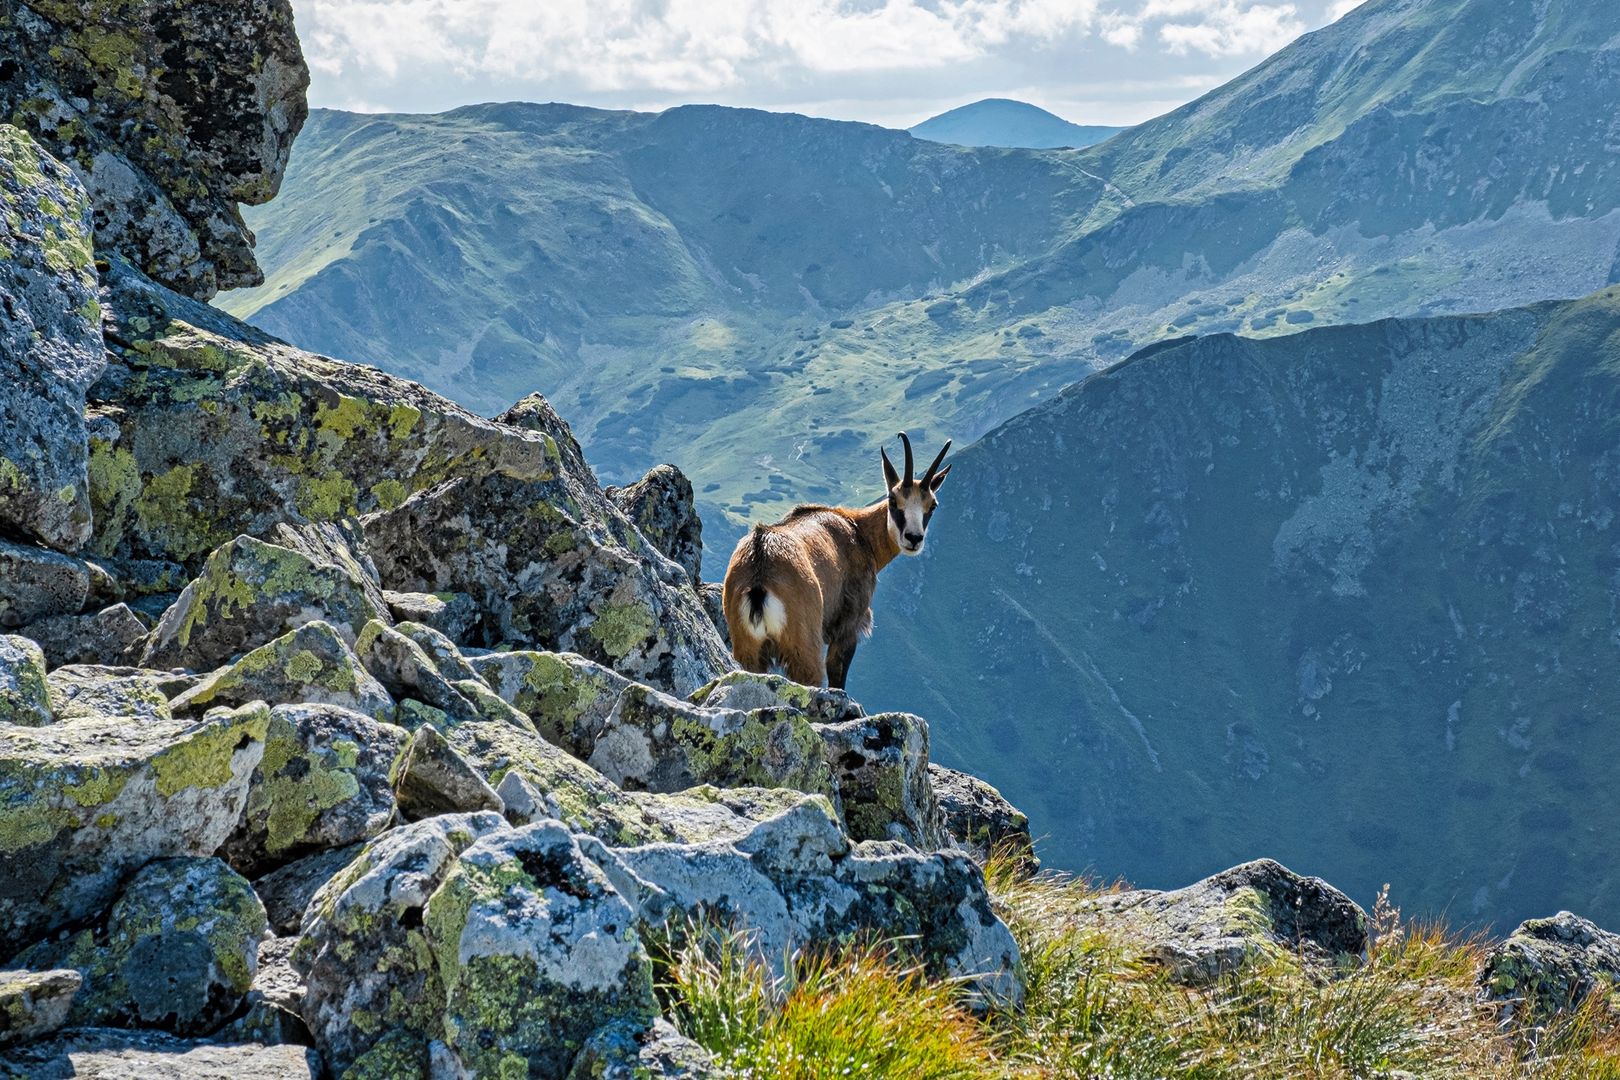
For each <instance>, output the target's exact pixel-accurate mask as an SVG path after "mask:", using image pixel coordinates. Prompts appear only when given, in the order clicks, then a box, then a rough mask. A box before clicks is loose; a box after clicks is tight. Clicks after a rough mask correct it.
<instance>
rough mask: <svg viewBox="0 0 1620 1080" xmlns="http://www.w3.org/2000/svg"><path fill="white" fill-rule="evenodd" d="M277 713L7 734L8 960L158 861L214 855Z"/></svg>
mask: <svg viewBox="0 0 1620 1080" xmlns="http://www.w3.org/2000/svg"><path fill="white" fill-rule="evenodd" d="M269 724H270V710H269V709H268V708H266V707H265V706H263V705H250V706H247V707H244V708H241V709H236V710H226V709H216V710H214V711H212V712H210V713H208V714H207V715H206V716H204V717H203V718H202V719H201V720H197V721H189V720H168V721H164V720H151V721H147V722H145V723H140V724H131V723H129V722H128V721H126V720H121V719H104V718H95V717H92V718H86V719H82V720H74V721H70V722H64V723H57V724H51V725H48V726H46V727H39V728H28V727H0V881H4V882H5V883H6V887H5V888H4V889H0V955H9V954H10V953H11V952H13V951H15V950H16V949H19V948H21V947H22V946H24V945H27V944H29V943H30V942H33V941H35V940H37V939H38V938H40V937H42V936H43V935H45V934H47V933H49V932H50V931H52V930H55V929H56V928H58V927H61V926H65V925H68V924H70V923H73V922H77V921H79V920H82V919H85V918H88V917H89V916H91V915H93V914H95V913H96V912H98V911H100V910H102V909H103V908H104V907H106V906H107V904H108V903H109V902H111V901H112V899H113V898H114V897H115V896H116V895H117V893H118V888H119V886H120V884H121V883H122V882H123V880H124V879H125V878H126V877H127V876H128V875H129V873H130V872H131V871H133V870H135V869H137V868H139V867H141V866H144V865H145V864H146V863H148V862H150V861H152V860H153V859H159V858H166V857H171V856H183V855H211V854H213V852H214V851H215V850H216V849H217V848H218V847H219V845H220V844H221V843H223V842H224V840H225V838H226V837H227V836H229V835H230V833H231V830H232V829H233V828H234V827H235V825H236V821H237V818H238V817H240V816H241V813H242V807H243V805H244V803H245V802H246V800H247V791H248V781H249V778H250V777H251V775H252V773H253V770H254V768H255V767H256V766H257V765H258V764H259V759H260V757H261V756H262V755H263V753H264V737H265V732H266V729H267V728H268V727H269Z"/></svg>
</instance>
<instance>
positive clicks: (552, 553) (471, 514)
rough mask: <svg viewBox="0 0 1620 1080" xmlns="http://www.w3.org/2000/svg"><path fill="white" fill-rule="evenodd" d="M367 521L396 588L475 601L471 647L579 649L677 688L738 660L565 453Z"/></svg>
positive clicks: (442, 489) (448, 486)
mask: <svg viewBox="0 0 1620 1080" xmlns="http://www.w3.org/2000/svg"><path fill="white" fill-rule="evenodd" d="M548 445H549V446H556V445H557V444H556V442H555V440H552V441H551V442H550V443H548ZM366 529H367V533H368V534H369V535H370V536H371V537H372V539H373V541H374V547H375V554H376V558H377V568H378V571H379V572H380V573H381V575H382V579H383V583H384V584H385V585H387V586H388V587H389V588H392V589H401V590H410V591H415V592H436V591H442V590H456V591H459V592H465V593H468V594H470V595H471V596H473V597H474V598H475V599H476V600H477V601H478V604H479V607H480V608H481V609H482V610H483V611H484V616H485V617H484V625H483V626H482V627H481V629H480V639H479V640H477V641H475V642H473V644H480V645H491V646H493V645H498V644H502V643H504V642H511V643H514V644H520V645H530V646H535V647H538V648H542V649H549V650H554V651H567V652H576V653H579V654H580V655H582V656H585V657H587V658H589V659H591V660H595V661H596V662H598V663H600V664H604V665H606V666H608V667H611V668H613V669H614V670H615V671H618V672H619V673H620V674H623V675H627V676H629V677H631V678H634V679H638V680H640V681H643V682H647V683H651V684H653V685H656V686H659V687H663V688H665V689H671V690H675V691H677V692H679V693H689V692H690V691H691V690H693V689H695V688H696V687H698V686H700V685H702V684H703V683H705V682H707V681H708V680H710V679H712V678H714V677H715V675H717V674H718V673H720V672H722V671H725V670H727V669H729V668H730V667H731V666H732V664H731V660H730V657H729V656H728V655H727V654H726V651H725V647H724V646H723V645H722V644H721V643H720V640H719V638H718V636H717V635H716V634H715V632H714V628H713V627H712V626H711V625H710V624H709V621H708V617H707V616H706V615H704V614H703V611H702V608H701V605H700V604H699V602H698V599H697V594H696V593H695V592H693V591H692V588H691V586H690V585H689V584H687V583H686V582H685V580H684V574H683V573H682V572H681V571H680V569H679V568H678V567H675V566H674V565H673V564H672V563H669V562H668V560H666V559H664V558H663V556H662V555H660V554H658V553H657V552H656V551H655V550H654V549H652V548H651V547H650V546H649V545H648V544H647V542H646V541H645V540H643V539H641V538H640V535H639V534H638V533H636V531H635V529H634V528H633V527H631V526H630V525H629V523H628V522H626V521H625V520H624V519H623V518H622V517H621V516H620V515H619V514H618V512H617V511H616V510H614V509H613V507H612V505H611V504H610V503H609V502H608V501H607V499H606V498H605V497H604V496H603V495H602V494H601V491H600V490H599V489H597V488H595V484H594V481H593V480H592V479H591V478H590V474H589V473H588V472H586V473H583V474H579V475H575V474H572V473H570V472H568V471H567V470H566V469H565V468H564V466H563V462H562V458H561V455H560V453H559V455H558V456H557V457H555V458H554V459H553V472H552V475H551V476H549V477H545V478H541V479H533V480H519V479H516V478H513V477H510V476H503V475H497V474H489V475H484V476H480V477H476V478H466V479H459V480H453V481H449V482H447V483H444V484H441V485H440V486H439V487H437V488H434V489H432V490H431V491H425V492H421V493H419V494H417V495H414V496H412V497H411V498H410V499H409V500H407V501H406V502H405V503H404V504H403V505H401V506H400V507H398V508H397V509H394V510H389V511H385V512H381V513H378V514H374V515H371V516H370V517H368V518H367V519H366Z"/></svg>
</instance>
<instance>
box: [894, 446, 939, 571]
mask: <svg viewBox="0 0 1620 1080" xmlns="http://www.w3.org/2000/svg"><path fill="white" fill-rule="evenodd" d="M900 441H901V442H902V443H904V444H905V447H906V473H905V477H904V478H903V479H902V478H901V476H900V474H899V473H897V472H895V471H894V464H893V463H892V462H891V461H890V460H889V452H888V451H887V450H885V449H883V448H882V447H878V453H879V454H880V455H881V456H882V458H883V484H884V486H885V487H887V488H888V489H889V536H890V537H892V538H893V540H894V543H895V546H896V547H898V548H899V549H900V554H902V555H920V554H922V549H923V537H924V536H925V535H926V534H927V532H928V519H929V518H931V517H933V516H934V507H936V506H938V505H939V500H938V499H936V498H935V497H934V492H936V491H938V490H939V485H941V484H943V483H944V482H945V477H947V476H949V475H950V472H951V467H950V466H949V465H947V466H945V467H944V468H943V469H942V468H940V467H939V463H940V462H941V461H944V460H945V451H947V450H949V449H950V448H951V444H950V440H948V439H947V440H946V442H945V445H944V446H942V447H940V450H939V453H938V454H936V455H934V463H933V464H932V465H930V466H928V471H927V472H925V473H923V474H922V478H921V479H914V478H913V473H912V461H911V440H910V439H908V438H906V433H905V432H903V431H902V432H901V433H900Z"/></svg>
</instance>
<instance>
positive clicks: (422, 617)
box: [383, 592, 480, 642]
mask: <svg viewBox="0 0 1620 1080" xmlns="http://www.w3.org/2000/svg"><path fill="white" fill-rule="evenodd" d="M383 597H384V598H385V599H386V600H387V601H388V610H389V612H390V613H392V614H393V616H394V619H395V621H397V622H402V623H405V622H412V623H417V624H419V625H421V626H431V627H432V628H433V629H435V630H437V631H438V632H439V633H441V634H443V635H444V636H445V637H447V638H449V639H450V640H451V641H455V642H462V641H469V640H471V639H472V635H473V631H474V630H476V629H477V628H478V620H479V618H480V613H479V611H478V602H477V601H475V600H474V599H473V598H472V597H470V596H468V595H467V594H466V593H459V592H447V593H437V594H435V593H402V592H385V593H383Z"/></svg>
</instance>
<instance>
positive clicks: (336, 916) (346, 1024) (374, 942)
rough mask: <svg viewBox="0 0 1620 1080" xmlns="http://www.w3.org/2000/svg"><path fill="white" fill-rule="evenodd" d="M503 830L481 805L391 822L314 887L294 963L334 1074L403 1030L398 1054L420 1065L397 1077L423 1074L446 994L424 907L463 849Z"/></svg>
mask: <svg viewBox="0 0 1620 1080" xmlns="http://www.w3.org/2000/svg"><path fill="white" fill-rule="evenodd" d="M507 828H508V826H507V825H506V823H505V822H504V821H503V820H502V819H501V816H500V815H499V814H491V813H482V814H445V815H442V816H440V817H433V818H428V819H426V820H424V821H418V822H415V823H414V824H411V825H404V826H401V827H400V828H397V829H390V830H389V831H388V832H386V833H384V834H383V835H382V836H380V837H378V838H376V839H375V840H372V841H371V842H370V843H368V844H367V845H366V846H365V847H364V848H363V849H362V850H361V852H360V854H359V855H358V856H357V857H356V858H355V860H354V861H353V862H352V863H350V864H349V865H348V866H347V867H345V868H344V869H343V870H342V871H341V872H340V873H339V874H338V875H337V876H336V877H334V878H333V879H332V880H331V881H329V882H327V884H326V885H325V886H323V887H322V888H321V890H320V891H319V892H318V893H316V894H315V898H314V899H313V900H312V901H311V903H310V906H309V910H308V912H307V913H306V915H305V918H304V924H303V927H302V933H301V937H300V940H299V943H298V945H297V946H296V947H295V948H294V949H293V954H292V966H293V968H294V969H295V970H296V971H298V972H299V974H301V975H302V976H303V977H304V980H305V985H306V986H307V991H306V994H305V997H304V1007H303V1017H304V1022H305V1023H307V1024H308V1025H309V1029H310V1032H311V1034H313V1035H314V1037H315V1043H316V1045H317V1046H318V1047H319V1048H320V1050H321V1055H322V1057H323V1058H324V1059H325V1061H326V1063H327V1065H328V1066H329V1067H330V1068H331V1069H332V1070H333V1071H334V1072H335V1073H338V1074H339V1075H342V1074H343V1072H344V1070H346V1069H348V1068H349V1067H350V1066H351V1065H353V1064H354V1063H355V1062H356V1061H357V1059H359V1058H361V1056H362V1055H364V1054H366V1053H367V1052H368V1051H371V1050H373V1049H374V1048H375V1047H376V1046H377V1044H378V1043H379V1042H380V1041H381V1040H383V1039H384V1038H385V1037H386V1036H389V1035H391V1034H394V1033H399V1034H401V1035H403V1036H404V1045H403V1046H400V1047H399V1048H398V1053H399V1054H402V1055H405V1056H407V1057H409V1058H411V1059H412V1060H416V1061H418V1062H419V1063H418V1064H416V1065H415V1067H414V1070H413V1071H401V1072H399V1073H397V1075H399V1076H402V1077H409V1076H420V1075H423V1073H424V1071H425V1068H424V1065H425V1060H426V1046H425V1043H426V1040H425V1039H419V1038H417V1036H418V1035H419V1033H425V1032H429V1031H434V1032H438V1031H442V1030H443V1022H444V1010H445V1002H446V996H445V982H444V979H443V977H442V975H441V973H440V961H439V959H438V956H437V954H436V953H435V950H434V948H433V945H432V944H431V943H430V940H429V938H428V933H427V928H426V926H425V918H424V909H425V908H426V906H427V903H428V898H429V897H430V896H432V895H433V894H434V892H436V891H437V890H438V888H439V886H440V885H441V884H442V883H443V881H444V879H445V877H446V876H448V875H449V873H450V871H451V869H452V868H453V867H454V866H455V864H456V859H457V857H458V856H459V855H460V854H461V853H462V852H463V851H465V850H466V849H467V848H469V847H471V846H472V844H473V843H474V842H475V841H476V840H478V839H479V838H480V837H482V836H486V835H488V834H490V833H493V832H497V831H500V830H504V829H507ZM374 1075H388V1074H387V1073H386V1072H383V1073H376V1074H374Z"/></svg>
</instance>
